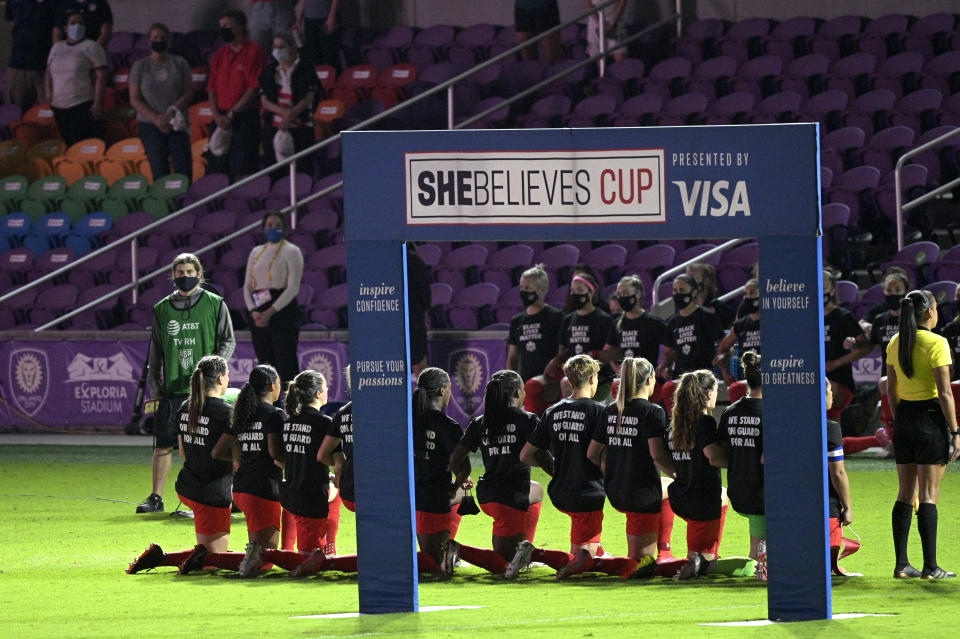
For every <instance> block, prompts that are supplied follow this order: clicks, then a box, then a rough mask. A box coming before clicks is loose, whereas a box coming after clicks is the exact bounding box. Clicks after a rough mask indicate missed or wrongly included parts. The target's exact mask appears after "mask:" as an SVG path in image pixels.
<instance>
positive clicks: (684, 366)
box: [664, 306, 723, 379]
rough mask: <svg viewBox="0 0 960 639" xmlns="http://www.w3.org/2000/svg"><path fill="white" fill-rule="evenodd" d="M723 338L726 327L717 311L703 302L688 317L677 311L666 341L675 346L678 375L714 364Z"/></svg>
mask: <svg viewBox="0 0 960 639" xmlns="http://www.w3.org/2000/svg"><path fill="white" fill-rule="evenodd" d="M721 339H723V327H722V326H721V325H720V320H719V319H718V318H717V316H716V314H714V313H712V312H711V311H708V310H706V309H704V308H703V307H702V306H700V307H697V309H696V310H695V311H694V312H692V313H690V315H688V316H686V317H684V316H683V315H681V314H680V313H676V314H675V315H674V316H673V317H671V318H670V321H668V322H667V336H666V340H665V342H664V344H665V345H667V346H669V347H671V348H673V349H674V351H675V353H676V360H674V364H673V377H674V379H676V378H678V377H680V376H681V375H682V374H684V373H689V372H690V371H695V370H698V369H701V368H706V369H710V368H712V367H713V358H714V357H715V356H716V354H717V341H718V340H721Z"/></svg>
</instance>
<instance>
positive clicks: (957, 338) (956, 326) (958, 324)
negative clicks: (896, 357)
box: [884, 320, 960, 380]
mask: <svg viewBox="0 0 960 639" xmlns="http://www.w3.org/2000/svg"><path fill="white" fill-rule="evenodd" d="M940 334H941V335H943V337H944V338H946V340H947V343H948V344H949V345H950V355H951V356H953V361H954V365H953V366H951V369H953V375H952V379H953V380H958V379H960V365H958V364H957V363H956V362H960V320H958V321H953V322H950V323H949V324H947V325H946V326H944V327H943V329H942V330H941V331H940ZM884 375H886V369H884Z"/></svg>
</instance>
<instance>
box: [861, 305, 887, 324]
mask: <svg viewBox="0 0 960 639" xmlns="http://www.w3.org/2000/svg"><path fill="white" fill-rule="evenodd" d="M888 310H890V307H889V306H887V301H886V300H881V301H879V302H877V303H876V304H874V305H873V306H871V307H870V308H869V309H868V310H867V312H866V313H864V315H863V321H865V322H870V323H871V324H873V322H874V321H875V320H876V319H877V315H879V314H880V313H883V312H885V311H888Z"/></svg>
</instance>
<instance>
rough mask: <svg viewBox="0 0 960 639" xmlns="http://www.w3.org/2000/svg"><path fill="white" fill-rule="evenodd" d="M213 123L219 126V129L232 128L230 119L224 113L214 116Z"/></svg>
mask: <svg viewBox="0 0 960 639" xmlns="http://www.w3.org/2000/svg"><path fill="white" fill-rule="evenodd" d="M213 121H214V123H215V124H216V125H217V128H218V129H229V128H230V118H228V117H227V116H226V115H224V114H223V113H217V114H215V115H214V116H213Z"/></svg>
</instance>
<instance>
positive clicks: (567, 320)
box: [560, 308, 613, 382]
mask: <svg viewBox="0 0 960 639" xmlns="http://www.w3.org/2000/svg"><path fill="white" fill-rule="evenodd" d="M611 328H613V318H612V317H610V314H609V313H607V312H606V311H603V310H601V309H599V308H595V309H593V311H591V312H590V313H587V314H586V315H580V314H579V313H577V312H576V311H574V312H572V313H568V314H566V315H564V316H563V321H562V322H561V324H560V344H561V345H562V346H566V347H567V348H568V349H570V350H569V352H568V353H567V357H573V356H574V355H580V354H581V353H585V354H588V355H589V354H590V353H591V352H592V351H601V350H603V346H604V344H605V343H606V341H607V336H608V335H609V334H610V329H611ZM597 376H598V377H599V378H600V381H601V382H602V381H607V380H610V379H613V369H611V368H610V365H609V364H606V363H605V364H603V365H602V366H601V367H600V372H599V373H598V375H597Z"/></svg>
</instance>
